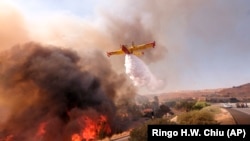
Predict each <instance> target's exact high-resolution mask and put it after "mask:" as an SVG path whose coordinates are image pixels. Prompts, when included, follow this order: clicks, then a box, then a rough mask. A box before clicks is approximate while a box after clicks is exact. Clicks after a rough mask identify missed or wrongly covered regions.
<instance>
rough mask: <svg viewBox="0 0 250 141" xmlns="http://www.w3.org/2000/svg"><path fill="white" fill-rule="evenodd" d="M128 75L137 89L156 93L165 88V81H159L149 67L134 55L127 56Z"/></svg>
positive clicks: (126, 67)
mask: <svg viewBox="0 0 250 141" xmlns="http://www.w3.org/2000/svg"><path fill="white" fill-rule="evenodd" d="M124 65H125V69H126V74H127V75H128V76H129V78H130V79H131V80H132V81H133V83H134V85H135V86H137V87H146V88H147V89H148V90H151V91H154V90H159V89H161V88H163V85H164V83H163V81H162V80H159V79H157V78H156V77H155V76H154V75H153V74H152V72H151V71H150V70H149V68H148V67H147V65H146V64H145V63H144V62H143V61H142V60H141V59H139V58H138V57H136V56H135V55H132V54H126V56H125V64H124Z"/></svg>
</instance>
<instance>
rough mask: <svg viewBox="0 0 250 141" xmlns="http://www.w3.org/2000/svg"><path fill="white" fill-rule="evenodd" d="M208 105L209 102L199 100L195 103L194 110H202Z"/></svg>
mask: <svg viewBox="0 0 250 141" xmlns="http://www.w3.org/2000/svg"><path fill="white" fill-rule="evenodd" d="M207 106H209V104H208V103H207V102H200V101H198V102H196V103H195V104H194V105H193V107H192V110H201V109H202V108H204V107H207Z"/></svg>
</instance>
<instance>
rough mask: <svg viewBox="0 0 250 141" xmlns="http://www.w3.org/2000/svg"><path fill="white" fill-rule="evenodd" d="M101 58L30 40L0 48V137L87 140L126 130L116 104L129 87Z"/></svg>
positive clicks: (29, 140) (23, 140) (39, 140)
mask: <svg viewBox="0 0 250 141" xmlns="http://www.w3.org/2000/svg"><path fill="white" fill-rule="evenodd" d="M104 57H105V56H104V55H103V56H102V55H100V54H99V56H98V57H95V58H93V59H92V58H89V57H86V56H81V58H80V57H79V56H78V55H77V53H76V52H73V51H71V50H69V49H62V48H59V47H55V46H48V45H41V44H38V43H33V42H30V43H26V44H21V45H17V46H14V47H13V48H11V49H10V50H7V51H5V52H0V59H1V60H4V61H3V62H2V63H1V64H0V78H1V79H0V99H1V101H0V114H1V115H4V116H3V117H4V118H0V140H1V141H2V140H3V141H82V140H87V141H89V140H96V139H100V138H104V137H107V136H111V135H112V134H114V133H117V132H120V131H124V130H126V126H125V125H126V124H127V123H126V122H124V123H123V122H121V120H122V118H121V117H120V116H119V114H118V112H117V109H118V108H122V107H123V109H124V108H125V107H126V106H128V105H125V104H122V103H119V99H121V100H122V101H123V102H124V103H126V100H127V101H128V100H129V99H131V97H128V95H130V96H133V93H131V92H133V91H131V88H130V91H126V90H127V89H125V88H126V87H130V85H128V84H127V82H126V79H125V78H123V77H124V76H123V75H117V74H116V73H115V72H114V71H112V69H110V67H111V66H110V65H108V64H106V65H98V64H100V63H105V61H104V60H105V58H104ZM99 59H100V60H99ZM91 65H93V66H91ZM91 70H92V72H91ZM93 70H102V71H103V72H106V75H103V72H98V71H97V72H94V73H93ZM122 80H123V81H122ZM118 82H119V85H117V83H118ZM118 91H119V93H121V92H123V93H126V92H129V94H128V95H126V97H125V98H124V97H122V96H118V95H117V92H118ZM117 99H118V100H117ZM3 101H8V102H3ZM115 102H118V103H119V105H116V103H115ZM118 123H119V124H118Z"/></svg>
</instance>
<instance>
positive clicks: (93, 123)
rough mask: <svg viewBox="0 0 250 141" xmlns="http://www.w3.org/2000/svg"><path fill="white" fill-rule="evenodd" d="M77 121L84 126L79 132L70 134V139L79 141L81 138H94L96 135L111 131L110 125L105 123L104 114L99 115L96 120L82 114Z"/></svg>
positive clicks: (106, 133)
mask: <svg viewBox="0 0 250 141" xmlns="http://www.w3.org/2000/svg"><path fill="white" fill-rule="evenodd" d="M78 122H79V124H80V125H83V127H84V128H83V129H82V131H81V132H80V133H76V134H73V135H72V141H81V140H82V139H85V140H87V141H89V140H94V139H96V138H97V136H103V135H108V134H110V133H111V129H110V126H109V124H108V123H107V117H106V116H104V115H100V117H99V118H98V119H97V120H95V119H91V118H89V117H87V116H83V117H80V118H79V120H78Z"/></svg>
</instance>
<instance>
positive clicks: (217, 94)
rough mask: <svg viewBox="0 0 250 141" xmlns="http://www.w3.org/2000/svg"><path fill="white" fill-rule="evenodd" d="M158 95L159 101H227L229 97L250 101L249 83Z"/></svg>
mask: <svg viewBox="0 0 250 141" xmlns="http://www.w3.org/2000/svg"><path fill="white" fill-rule="evenodd" d="M158 97H159V99H160V100H161V101H168V100H173V99H188V98H192V99H205V98H206V99H210V100H211V99H217V100H218V101H227V100H228V99H230V98H231V99H232V98H236V99H237V100H239V101H250V83H247V84H243V85H239V86H234V87H231V88H220V89H206V90H192V91H180V92H168V93H162V94H159V95H158ZM218 101H217V102H218Z"/></svg>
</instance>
